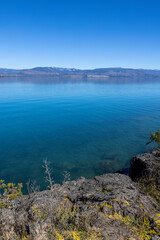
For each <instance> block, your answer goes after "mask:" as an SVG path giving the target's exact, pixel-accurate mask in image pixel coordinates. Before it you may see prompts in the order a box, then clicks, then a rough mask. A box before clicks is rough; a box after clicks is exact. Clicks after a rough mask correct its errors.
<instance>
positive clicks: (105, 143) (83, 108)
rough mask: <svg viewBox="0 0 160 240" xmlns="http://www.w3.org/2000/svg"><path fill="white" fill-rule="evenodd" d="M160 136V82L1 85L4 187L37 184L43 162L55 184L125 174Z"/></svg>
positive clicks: (0, 152) (0, 172) (13, 81)
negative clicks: (47, 164) (153, 133)
mask: <svg viewBox="0 0 160 240" xmlns="http://www.w3.org/2000/svg"><path fill="white" fill-rule="evenodd" d="M158 128H160V82H159V83H158V82H157V83H149V82H148V83H132V84H123V83H121V84H117V83H116V84H110V83H91V82H90V83H87V82H79V83H78V82H77V83H73V82H67V83H65V82H59V83H54V82H50V81H46V83H45V79H44V81H40V82H39V81H38V80H37V81H33V82H32V81H27V80H24V81H23V79H19V80H17V79H11V78H10V79H9V80H7V79H3V81H2V79H1V80H0V179H5V180H7V181H11V182H23V183H24V184H25V183H26V182H27V181H28V179H31V180H36V181H37V184H38V185H40V187H41V189H43V188H44V187H45V180H44V169H43V168H42V165H43V160H44V159H47V160H48V161H49V162H50V163H51V167H52V169H53V178H54V180H55V182H56V183H61V182H62V181H63V172H64V171H69V172H70V175H71V179H75V178H78V177H80V176H84V177H87V178H91V177H94V176H95V175H100V174H103V173H107V172H115V171H116V170H118V169H121V168H124V167H126V166H128V164H129V161H130V159H131V157H132V156H133V155H135V154H138V153H142V152H145V151H149V150H150V146H148V145H146V142H147V141H148V139H149V136H150V132H151V131H154V130H157V129H158Z"/></svg>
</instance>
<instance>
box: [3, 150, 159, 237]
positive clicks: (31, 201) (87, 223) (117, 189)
mask: <svg viewBox="0 0 160 240" xmlns="http://www.w3.org/2000/svg"><path fill="white" fill-rule="evenodd" d="M141 156H142V155H141ZM150 156H151V155H148V154H146V155H143V156H142V158H141V157H140V156H138V157H137V158H133V159H132V161H131V172H132V177H133V176H134V177H133V178H134V179H135V178H136V177H137V175H136V174H138V176H139V174H140V172H137V173H135V175H133V173H134V169H135V170H136V171H137V166H139V162H140V163H141V162H143V161H141V160H142V159H145V160H144V162H146V166H145V168H144V166H143V169H146V168H147V167H148V165H147V163H148V162H149V161H150V160H151V159H150V160H146V159H149V158H150ZM140 159H141V160H140ZM136 161H137V162H136ZM142 165H143V163H142ZM140 166H141V165H140ZM138 170H139V167H138ZM159 235H160V206H159V204H158V203H157V202H156V201H155V200H154V199H153V198H152V197H150V196H147V195H146V194H145V193H144V192H143V191H142V189H141V188H140V186H139V185H138V184H137V183H136V182H134V181H132V180H131V178H130V177H129V176H126V175H123V174H118V173H115V174H105V175H102V176H97V177H95V178H93V179H90V180H87V179H85V178H79V179H77V180H75V181H71V182H66V183H64V185H62V186H61V185H57V184H56V185H54V188H53V190H52V191H51V190H50V191H43V192H37V193H33V194H30V195H27V196H23V197H21V198H18V199H16V200H13V201H11V202H10V205H9V206H8V208H3V207H2V208H1V209H0V239H5V240H8V239H10V240H11V239H12V240H13V239H15V240H17V239H18V240H19V239H23V240H24V239H28V240H29V239H30V240H32V239H35V240H48V239H53V240H54V239H55V240H56V239H57V240H58V239H59V240H63V239H65V240H72V239H73V240H80V239H82V240H83V239H84V240H94V239H97V240H98V239H99V240H100V239H102V240H103V239H104V240H117V239H118V240H127V239H128V240H129V239H130V240H145V239H146V240H148V239H152V240H156V239H157V240H158V239H160V238H159Z"/></svg>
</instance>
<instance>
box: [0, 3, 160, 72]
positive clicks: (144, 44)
mask: <svg viewBox="0 0 160 240" xmlns="http://www.w3.org/2000/svg"><path fill="white" fill-rule="evenodd" d="M37 66H42V67H44V66H52V67H53V66H55V67H71V68H72V67H73V68H80V69H89V68H90V69H92V68H101V67H126V68H146V69H160V1H159V0H105V1H102V0H97V1H94V0H74V1H73V0H20V1H19V0H0V67H1V68H3V67H5V68H32V67H37Z"/></svg>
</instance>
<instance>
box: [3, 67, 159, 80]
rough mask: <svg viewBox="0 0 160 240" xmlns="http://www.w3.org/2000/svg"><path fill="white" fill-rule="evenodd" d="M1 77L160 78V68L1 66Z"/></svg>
mask: <svg viewBox="0 0 160 240" xmlns="http://www.w3.org/2000/svg"><path fill="white" fill-rule="evenodd" d="M0 76H1V77H6V76H7V77H10V76H13V77H20V76H51V77H54V78H62V77H63V78H65V77H67V78H78V79H96V78H101V79H107V78H115V77H123V78H157V79H160V70H146V69H131V68H97V69H88V70H81V69H75V68H58V67H35V68H32V69H7V68H0Z"/></svg>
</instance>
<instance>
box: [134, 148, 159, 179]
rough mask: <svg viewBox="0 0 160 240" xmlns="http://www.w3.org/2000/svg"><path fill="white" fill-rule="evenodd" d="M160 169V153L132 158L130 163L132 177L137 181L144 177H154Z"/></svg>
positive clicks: (154, 152) (155, 152)
mask: <svg viewBox="0 0 160 240" xmlns="http://www.w3.org/2000/svg"><path fill="white" fill-rule="evenodd" d="M159 169H160V153H159V152H158V151H153V152H151V153H145V154H140V155H137V156H135V157H133V158H132V160H131V162H130V177H131V178H132V179H133V180H137V179H139V178H142V177H152V176H155V174H157V171H158V170H159Z"/></svg>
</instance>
